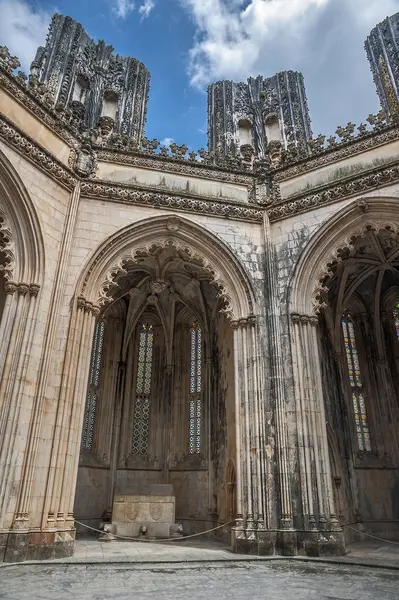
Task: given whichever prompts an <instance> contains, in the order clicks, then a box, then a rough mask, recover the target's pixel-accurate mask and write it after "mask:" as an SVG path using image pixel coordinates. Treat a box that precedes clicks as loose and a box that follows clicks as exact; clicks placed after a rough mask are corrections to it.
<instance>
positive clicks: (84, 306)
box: [76, 296, 101, 318]
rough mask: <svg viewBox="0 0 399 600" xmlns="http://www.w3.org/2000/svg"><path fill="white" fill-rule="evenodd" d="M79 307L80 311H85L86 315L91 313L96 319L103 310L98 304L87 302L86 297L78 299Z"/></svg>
mask: <svg viewBox="0 0 399 600" xmlns="http://www.w3.org/2000/svg"><path fill="white" fill-rule="evenodd" d="M76 304H77V307H78V310H83V311H84V312H86V313H88V312H89V313H91V314H92V315H93V316H94V317H96V318H97V317H98V315H99V314H100V312H101V308H100V307H99V306H98V305H97V304H93V302H89V301H88V300H86V298H85V297H84V296H79V297H78V299H77V302H76Z"/></svg>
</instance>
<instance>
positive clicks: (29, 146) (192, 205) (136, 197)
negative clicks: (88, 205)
mask: <svg viewBox="0 0 399 600" xmlns="http://www.w3.org/2000/svg"><path fill="white" fill-rule="evenodd" d="M0 139H3V141H5V142H8V143H9V144H10V145H11V147H12V148H13V149H15V150H16V151H18V152H20V153H21V154H22V155H23V156H25V157H26V158H27V159H28V160H30V161H32V162H34V163H35V164H36V165H37V167H38V168H39V169H41V170H43V171H44V172H45V173H46V174H47V175H49V176H50V177H52V178H53V179H56V180H57V181H58V182H59V183H60V185H62V186H63V187H66V188H67V189H68V190H72V189H73V188H74V187H75V185H76V183H77V181H78V180H79V179H80V178H79V177H77V176H75V175H74V174H73V172H72V171H69V170H68V169H66V168H65V167H63V166H62V165H61V163H59V162H58V161H57V160H56V159H55V158H54V157H53V156H52V155H51V154H50V153H49V152H47V151H46V150H44V149H43V148H40V147H39V146H38V145H37V144H36V143H35V142H34V141H33V140H32V139H31V138H29V137H28V136H26V135H25V134H23V133H22V132H21V131H20V130H18V129H17V127H15V125H13V124H12V123H11V122H9V121H8V119H6V118H5V117H3V116H0ZM251 187H252V186H251ZM81 196H89V197H96V198H102V199H103V198H106V199H107V200H113V201H115V202H126V203H129V204H130V203H131V204H138V205H141V206H154V207H164V208H171V209H173V210H176V209H177V210H182V211H187V212H192V213H199V214H207V215H214V216H219V217H227V218H231V219H238V220H243V221H252V222H256V223H262V221H263V215H264V210H263V209H262V208H260V207H259V208H254V207H253V206H248V205H247V204H242V203H230V202H227V201H226V202H222V201H219V200H216V199H215V200H210V199H199V198H198V199H196V198H191V197H187V196H181V195H177V194H176V195H174V194H172V193H169V194H165V193H162V192H159V191H148V190H146V189H142V188H140V189H136V188H133V187H132V186H131V185H130V186H124V185H117V184H110V183H103V182H101V181H93V180H92V181H87V180H85V179H83V182H82V187H81Z"/></svg>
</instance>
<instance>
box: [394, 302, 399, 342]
mask: <svg viewBox="0 0 399 600" xmlns="http://www.w3.org/2000/svg"><path fill="white" fill-rule="evenodd" d="M393 320H394V323H395V331H396V335H397V338H398V341H399V302H398V304H397V305H396V306H395V308H394V311H393Z"/></svg>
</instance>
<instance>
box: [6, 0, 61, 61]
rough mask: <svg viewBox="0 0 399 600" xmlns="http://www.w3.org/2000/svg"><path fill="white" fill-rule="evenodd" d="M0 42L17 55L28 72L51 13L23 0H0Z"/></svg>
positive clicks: (44, 33)
mask: <svg viewBox="0 0 399 600" xmlns="http://www.w3.org/2000/svg"><path fill="white" fill-rule="evenodd" d="M0 14H1V19H0V44H2V45H4V46H7V47H8V48H9V50H10V52H11V54H13V55H16V56H18V58H19V60H20V61H21V68H22V69H23V70H24V71H26V72H29V68H30V63H31V62H32V60H33V59H34V57H35V53H36V49H37V48H38V46H44V45H45V42H46V35H47V30H48V27H49V25H50V21H51V13H49V12H47V11H46V10H43V9H40V8H39V7H37V6H36V7H33V6H31V5H30V4H29V3H28V2H25V1H24V0H0Z"/></svg>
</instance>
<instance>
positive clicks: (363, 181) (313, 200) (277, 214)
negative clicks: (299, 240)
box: [268, 164, 399, 221]
mask: <svg viewBox="0 0 399 600" xmlns="http://www.w3.org/2000/svg"><path fill="white" fill-rule="evenodd" d="M398 181H399V164H394V165H390V166H387V167H379V168H376V169H373V170H372V171H369V172H368V173H365V174H362V175H357V176H355V177H351V178H347V179H343V180H341V181H339V182H338V183H333V184H330V185H326V186H323V187H321V188H319V189H318V190H316V191H314V192H312V193H305V194H299V195H297V196H291V197H290V198H289V199H288V200H285V201H283V202H281V204H277V205H274V206H273V207H272V208H270V209H269V210H268V215H269V218H270V220H271V221H278V220H279V219H284V218H286V217H289V216H291V215H294V214H297V213H300V212H304V211H306V210H311V209H313V208H315V207H317V206H323V205H324V204H329V203H331V202H338V201H339V200H343V199H345V198H350V197H352V196H355V195H357V194H361V193H364V192H367V191H370V190H373V189H377V188H379V187H381V186H386V185H390V184H392V183H397V182H398Z"/></svg>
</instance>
